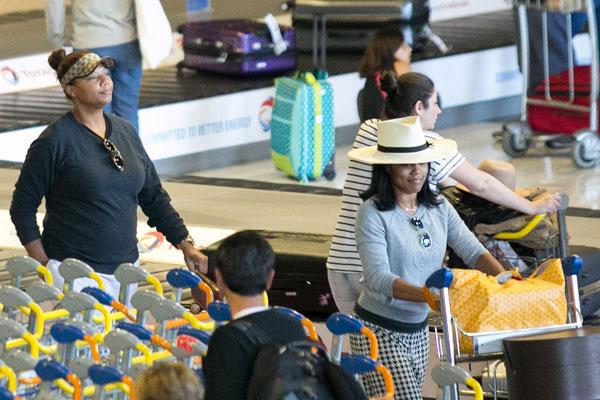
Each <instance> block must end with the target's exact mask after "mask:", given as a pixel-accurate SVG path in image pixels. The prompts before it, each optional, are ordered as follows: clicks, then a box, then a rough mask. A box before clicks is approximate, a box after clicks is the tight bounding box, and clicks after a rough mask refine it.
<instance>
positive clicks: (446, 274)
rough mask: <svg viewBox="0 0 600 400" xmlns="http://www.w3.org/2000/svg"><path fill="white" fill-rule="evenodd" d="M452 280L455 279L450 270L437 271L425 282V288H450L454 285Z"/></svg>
mask: <svg viewBox="0 0 600 400" xmlns="http://www.w3.org/2000/svg"><path fill="white" fill-rule="evenodd" d="M452 279H454V274H452V271H451V270H450V268H446V267H444V268H440V269H438V270H437V271H435V272H434V273H433V274H431V275H429V278H427V281H425V286H427V287H428V288H430V289H431V288H436V289H442V288H449V287H450V285H452Z"/></svg>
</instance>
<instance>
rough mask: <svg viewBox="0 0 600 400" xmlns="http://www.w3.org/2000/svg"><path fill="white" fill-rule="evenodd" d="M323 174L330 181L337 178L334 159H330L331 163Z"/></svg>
mask: <svg viewBox="0 0 600 400" xmlns="http://www.w3.org/2000/svg"><path fill="white" fill-rule="evenodd" d="M323 176H324V177H325V179H327V180H328V181H332V180H334V179H335V166H334V165H333V162H332V161H329V163H328V164H327V166H326V167H325V170H324V171H323Z"/></svg>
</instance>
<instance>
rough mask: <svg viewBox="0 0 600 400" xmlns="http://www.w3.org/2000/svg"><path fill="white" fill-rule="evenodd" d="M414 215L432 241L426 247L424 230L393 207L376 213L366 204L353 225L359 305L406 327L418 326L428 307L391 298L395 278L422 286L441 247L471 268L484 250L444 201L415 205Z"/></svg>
mask: <svg viewBox="0 0 600 400" xmlns="http://www.w3.org/2000/svg"><path fill="white" fill-rule="evenodd" d="M415 216H416V217H417V218H418V219H420V220H421V222H422V223H423V231H425V232H427V233H428V234H429V236H430V237H431V242H432V244H431V246H430V247H428V248H424V247H422V246H421V240H420V239H421V236H422V235H423V231H419V230H418V229H416V228H415V227H414V226H413V225H411V224H410V222H409V221H410V218H411V216H409V215H408V214H407V213H405V212H404V211H403V210H402V209H401V208H400V207H398V206H396V207H395V208H394V209H393V210H390V211H379V210H377V207H376V205H375V202H374V201H373V199H369V200H367V201H366V202H365V203H364V204H363V205H362V206H361V208H360V210H359V212H358V219H357V225H356V242H357V245H358V252H359V254H360V260H361V262H362V265H363V270H364V277H365V286H364V290H363V292H362V294H361V295H360V297H359V299H358V304H359V305H360V306H361V307H362V308H363V309H365V310H367V311H370V312H371V313H374V314H377V315H380V316H382V317H385V318H389V319H392V320H395V321H400V322H405V323H420V322H423V321H424V320H425V319H426V318H427V314H428V312H429V307H428V306H427V304H425V303H419V302H411V301H405V300H399V299H395V298H394V297H393V283H394V280H395V279H396V278H401V279H403V280H405V281H406V282H408V283H409V284H411V285H414V286H418V287H420V286H423V285H424V284H425V281H426V280H427V278H428V277H429V275H431V273H433V272H434V271H435V270H437V269H438V268H440V267H441V265H442V262H443V260H444V255H445V252H446V245H448V246H450V247H451V248H452V249H453V250H454V251H455V252H456V253H457V254H458V255H459V256H460V257H462V258H463V260H465V262H466V263H467V264H468V265H471V266H472V265H474V264H475V262H476V261H477V259H478V258H479V257H480V256H481V255H482V254H483V253H485V252H486V251H487V250H486V249H485V248H484V247H483V245H482V244H481V243H480V242H479V241H478V240H477V238H476V237H475V236H474V235H473V233H471V231H469V229H468V228H467V227H466V226H465V224H464V223H463V222H462V220H461V219H460V217H459V216H458V214H457V213H456V211H455V210H454V208H453V207H452V206H451V205H450V203H448V201H447V200H445V199H444V200H443V202H442V203H441V204H440V205H439V206H437V207H433V208H427V207H425V206H423V205H419V207H418V209H417V212H416V214H415Z"/></svg>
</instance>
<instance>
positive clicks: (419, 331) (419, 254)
mask: <svg viewBox="0 0 600 400" xmlns="http://www.w3.org/2000/svg"><path fill="white" fill-rule="evenodd" d="M455 151H456V143H455V142H454V141H452V140H448V139H437V140H431V139H429V140H428V139H426V138H425V134H424V132H423V130H422V128H421V124H420V120H419V117H418V116H413V117H406V118H398V119H392V120H387V121H383V122H380V123H379V126H378V135H377V145H375V146H370V147H363V148H360V149H354V150H352V151H351V152H350V153H349V157H350V158H351V159H353V160H357V161H360V162H363V163H366V164H370V165H373V177H372V179H371V185H370V187H369V189H368V190H367V191H366V192H365V193H364V194H363V200H365V202H364V203H363V205H362V206H361V207H360V209H359V212H358V218H357V224H356V242H357V246H358V252H359V254H360V259H361V262H362V265H363V270H364V278H365V283H364V286H363V290H362V292H361V295H360V296H359V299H358V301H357V304H356V307H355V309H354V312H355V314H356V316H357V317H358V318H359V319H361V320H362V321H363V322H364V323H365V325H366V326H367V327H369V328H370V329H371V330H373V332H374V333H375V335H376V336H377V339H378V341H379V354H380V359H381V362H382V363H383V364H384V365H385V366H386V367H387V368H388V369H389V370H390V371H391V372H392V375H393V376H394V385H395V390H396V398H397V399H421V398H422V396H421V388H422V385H423V382H424V374H425V370H426V368H427V363H428V350H429V348H428V328H427V317H428V313H429V310H430V308H429V306H428V304H427V303H428V302H429V303H430V304H432V305H435V301H434V300H433V298H432V296H431V295H430V294H429V292H428V291H427V290H424V289H423V285H424V284H425V280H426V279H427V277H428V276H429V275H430V274H431V273H432V272H434V271H435V270H436V269H438V268H440V267H441V266H442V263H443V261H444V256H445V253H446V246H450V247H451V248H452V249H453V250H454V251H455V252H456V253H457V254H458V255H460V256H461V257H462V258H463V259H464V260H465V261H466V263H467V264H468V265H470V266H473V267H475V268H477V269H480V270H481V271H483V272H485V273H488V274H492V275H497V274H499V273H501V272H503V271H504V269H503V268H502V266H501V264H500V263H499V262H498V261H497V260H496V259H495V258H494V257H492V255H491V254H490V253H489V252H488V251H487V250H486V249H485V248H484V247H483V245H482V244H481V243H480V242H479V241H478V240H477V238H476V237H475V236H474V235H473V234H472V233H471V232H470V231H469V229H468V228H467V227H466V226H465V225H464V223H463V222H462V220H461V219H460V217H459V216H458V214H457V213H456V211H455V210H454V208H453V207H452V206H451V205H450V204H449V203H448V201H446V200H445V199H443V198H442V197H438V196H437V195H435V194H434V193H433V192H432V191H431V188H430V187H429V185H427V184H426V183H427V179H428V175H429V164H430V163H433V162H435V161H436V160H439V159H442V158H444V157H446V156H447V155H449V154H452V153H453V152H455ZM351 345H352V350H353V351H354V352H357V353H361V354H365V355H368V354H369V346H368V343H367V342H366V340H364V338H360V337H358V336H357V337H352V338H351ZM363 383H364V385H365V388H366V390H367V393H368V394H369V396H381V395H382V394H383V386H382V384H381V383H380V382H379V381H378V380H377V379H374V378H372V377H366V378H365V379H364V380H363Z"/></svg>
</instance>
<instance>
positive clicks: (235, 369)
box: [202, 231, 306, 400]
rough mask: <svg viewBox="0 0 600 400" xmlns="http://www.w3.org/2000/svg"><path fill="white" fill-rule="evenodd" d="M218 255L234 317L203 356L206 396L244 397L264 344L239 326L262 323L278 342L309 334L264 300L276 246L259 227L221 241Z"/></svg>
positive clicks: (220, 279) (218, 269)
mask: <svg viewBox="0 0 600 400" xmlns="http://www.w3.org/2000/svg"><path fill="white" fill-rule="evenodd" d="M213 257H214V258H215V278H216V281H217V285H218V286H219V289H220V290H221V291H222V293H223V295H224V297H225V299H227V302H228V303H229V306H230V307H231V315H232V319H233V320H234V321H233V322H232V323H230V324H228V325H225V326H222V327H219V328H218V329H217V330H215V332H214V333H213V335H212V337H211V339H210V342H209V344H208V353H207V354H206V357H204V358H203V360H202V369H203V372H204V377H205V381H206V388H205V390H206V391H205V396H206V397H205V399H206V400H212V399H245V398H246V392H247V388H248V384H249V382H250V377H251V376H252V372H253V367H254V361H255V359H256V356H257V355H258V352H259V350H260V346H258V345H257V344H256V341H254V340H251V339H250V337H249V335H251V334H252V332H245V331H244V330H243V329H240V327H248V326H250V327H252V329H260V330H261V331H262V332H261V333H262V334H263V336H264V335H266V336H268V337H269V338H270V339H271V340H272V343H273V344H275V343H281V344H283V343H288V342H292V341H296V340H301V339H304V338H305V337H306V335H305V333H304V329H303V328H302V326H301V325H300V323H299V322H297V321H296V320H294V319H293V318H292V317H290V316H288V315H286V314H284V313H282V312H280V311H277V310H274V309H269V308H268V307H267V306H265V304H264V300H263V292H264V291H265V290H268V289H269V288H270V286H271V283H272V281H273V276H274V275H275V271H274V269H273V265H274V262H275V256H274V254H273V249H272V248H271V246H270V245H269V243H268V242H267V241H266V240H265V238H264V237H262V236H261V235H260V234H258V233H257V232H254V231H242V232H238V233H235V234H234V235H232V236H229V237H228V238H226V239H225V240H224V241H223V242H222V243H221V245H220V246H219V248H218V249H217V250H216V252H215V254H214V255H213ZM238 321H239V322H238ZM236 325H237V326H236Z"/></svg>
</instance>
